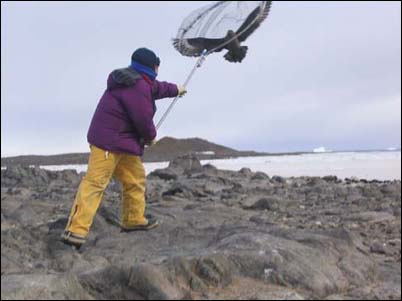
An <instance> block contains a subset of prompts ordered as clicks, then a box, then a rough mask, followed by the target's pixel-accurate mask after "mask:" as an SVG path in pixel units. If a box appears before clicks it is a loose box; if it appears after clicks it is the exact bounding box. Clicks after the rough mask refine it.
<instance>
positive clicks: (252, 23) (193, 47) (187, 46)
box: [173, 1, 271, 63]
mask: <svg viewBox="0 0 402 301" xmlns="http://www.w3.org/2000/svg"><path fill="white" fill-rule="evenodd" d="M265 2H266V5H264V6H263V8H262V9H261V6H260V5H259V6H258V7H257V8H255V9H254V10H253V11H252V12H251V13H250V14H249V15H248V17H247V18H246V19H245V20H244V22H243V23H242V25H241V26H240V27H239V29H238V30H237V31H236V32H235V31H233V30H228V31H227V34H226V36H225V37H224V38H221V39H209V38H205V37H200V38H183V39H179V38H177V39H173V46H174V47H175V48H176V50H178V51H179V52H180V53H181V54H182V55H185V56H200V55H201V53H202V51H203V50H204V49H206V50H207V51H211V50H213V52H220V51H222V50H224V49H226V50H228V52H227V53H226V54H225V55H224V58H225V59H226V60H227V61H229V62H236V63H237V62H238V63H240V62H242V61H243V59H244V58H245V56H246V54H247V50H248V47H247V46H242V45H241V43H242V42H244V41H245V40H246V39H247V38H248V37H249V36H250V35H251V34H252V33H253V32H254V31H255V30H256V29H257V28H258V27H259V26H260V24H261V23H262V22H263V21H264V20H265V19H266V18H267V16H268V14H269V10H270V8H271V1H265Z"/></svg>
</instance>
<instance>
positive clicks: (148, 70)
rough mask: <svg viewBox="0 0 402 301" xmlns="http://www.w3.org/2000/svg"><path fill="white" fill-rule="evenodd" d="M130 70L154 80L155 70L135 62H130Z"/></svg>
mask: <svg viewBox="0 0 402 301" xmlns="http://www.w3.org/2000/svg"><path fill="white" fill-rule="evenodd" d="M131 68H133V69H134V70H135V71H137V72H138V73H140V74H142V75H146V76H148V77H149V78H150V79H151V80H155V78H156V76H157V75H158V74H156V72H155V70H153V69H151V68H149V67H148V66H145V65H142V64H140V63H138V62H136V61H132V62H131Z"/></svg>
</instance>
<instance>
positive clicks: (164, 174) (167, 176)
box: [148, 167, 179, 181]
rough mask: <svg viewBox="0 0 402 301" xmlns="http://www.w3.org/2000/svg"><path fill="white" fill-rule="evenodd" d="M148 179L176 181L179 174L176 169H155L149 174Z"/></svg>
mask: <svg viewBox="0 0 402 301" xmlns="http://www.w3.org/2000/svg"><path fill="white" fill-rule="evenodd" d="M148 177H150V178H152V177H157V178H160V179H162V180H166V181H169V180H177V178H178V177H179V174H178V172H177V170H176V169H172V168H169V167H168V168H164V169H156V170H154V171H153V172H151V173H150V174H149V176H148Z"/></svg>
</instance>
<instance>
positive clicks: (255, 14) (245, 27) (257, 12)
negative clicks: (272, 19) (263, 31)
mask: <svg viewBox="0 0 402 301" xmlns="http://www.w3.org/2000/svg"><path fill="white" fill-rule="evenodd" d="M265 2H266V4H265V6H264V8H263V10H262V12H261V6H258V7H257V8H256V9H254V10H253V11H252V12H251V14H250V15H248V17H247V19H246V20H245V21H244V22H243V24H242V25H241V26H240V28H239V29H238V30H237V31H236V34H237V35H239V36H238V38H237V39H238V40H239V42H244V41H245V40H246V39H247V38H248V37H249V36H250V35H251V34H252V33H253V32H254V31H255V30H256V29H257V28H258V27H259V26H260V24H261V23H262V22H263V21H264V20H265V19H266V18H267V17H268V14H269V10H270V9H271V3H272V1H265ZM256 18H257V19H256ZM252 22H253V24H252V25H250V23H252ZM243 31H244V32H243Z"/></svg>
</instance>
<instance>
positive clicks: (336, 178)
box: [322, 176, 338, 182]
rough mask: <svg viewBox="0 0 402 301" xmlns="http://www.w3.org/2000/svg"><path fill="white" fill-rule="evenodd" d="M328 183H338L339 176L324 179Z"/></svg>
mask: <svg viewBox="0 0 402 301" xmlns="http://www.w3.org/2000/svg"><path fill="white" fill-rule="evenodd" d="M322 179H323V180H324V181H326V182H337V181H338V177H337V176H325V177H323V178H322Z"/></svg>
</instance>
